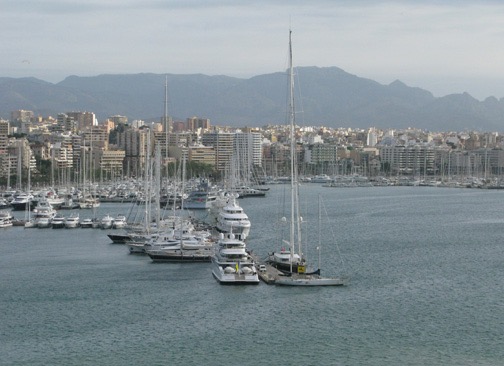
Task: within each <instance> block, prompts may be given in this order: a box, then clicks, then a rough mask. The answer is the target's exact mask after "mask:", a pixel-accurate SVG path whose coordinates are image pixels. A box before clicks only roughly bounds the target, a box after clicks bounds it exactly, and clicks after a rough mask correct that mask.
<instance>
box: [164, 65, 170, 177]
mask: <svg viewBox="0 0 504 366" xmlns="http://www.w3.org/2000/svg"><path fill="white" fill-rule="evenodd" d="M164 96H165V99H164V118H163V122H164V126H163V127H164V129H165V163H166V180H167V181H168V133H169V128H168V75H166V76H165V95H164Z"/></svg>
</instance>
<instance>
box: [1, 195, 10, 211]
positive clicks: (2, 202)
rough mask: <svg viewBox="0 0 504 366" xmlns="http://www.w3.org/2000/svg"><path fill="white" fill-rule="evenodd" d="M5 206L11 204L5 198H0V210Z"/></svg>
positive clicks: (7, 206) (8, 206)
mask: <svg viewBox="0 0 504 366" xmlns="http://www.w3.org/2000/svg"><path fill="white" fill-rule="evenodd" d="M6 208H11V204H10V203H9V202H8V201H7V200H6V199H5V198H0V210H3V209H6Z"/></svg>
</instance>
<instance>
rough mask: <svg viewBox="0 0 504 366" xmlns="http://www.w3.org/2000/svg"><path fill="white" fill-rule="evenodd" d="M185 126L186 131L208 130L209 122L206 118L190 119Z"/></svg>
mask: <svg viewBox="0 0 504 366" xmlns="http://www.w3.org/2000/svg"><path fill="white" fill-rule="evenodd" d="M186 125H187V130H188V131H197V130H198V129H202V130H209V129H210V120H209V119H208V118H199V117H191V118H188V119H187V120H186Z"/></svg>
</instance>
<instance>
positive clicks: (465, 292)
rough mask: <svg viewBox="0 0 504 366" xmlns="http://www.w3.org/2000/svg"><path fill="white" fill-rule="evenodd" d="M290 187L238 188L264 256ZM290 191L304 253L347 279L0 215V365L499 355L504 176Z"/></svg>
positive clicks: (362, 361)
mask: <svg viewBox="0 0 504 366" xmlns="http://www.w3.org/2000/svg"><path fill="white" fill-rule="evenodd" d="M288 188H289V187H288V186H287V185H278V186H271V190H270V191H269V192H268V194H267V196H266V197H265V198H245V199H242V200H239V203H240V204H241V206H242V207H243V208H244V209H245V212H246V213H247V214H248V215H249V217H250V219H251V222H252V229H251V232H250V236H249V238H248V239H247V247H248V248H249V249H250V250H253V251H254V253H256V254H257V255H258V256H259V257H265V256H266V255H267V253H268V252H269V251H273V250H279V249H280V247H281V246H284V245H285V244H282V242H281V240H280V236H281V232H282V231H283V230H285V228H284V227H282V225H281V224H279V221H281V220H279V218H280V217H281V216H282V207H283V206H284V202H283V199H282V197H283V192H284V190H286V189H288ZM319 194H320V195H321V197H322V199H323V203H324V205H323V208H324V209H323V210H322V211H323V212H324V215H323V216H324V217H325V216H326V215H325V211H327V219H325V221H324V219H323V220H322V239H321V241H320V243H319V241H318V236H317V235H318V230H315V229H317V228H318V223H317V221H318V220H317V218H318V211H317V201H318V197H319ZM301 197H302V198H301V201H300V205H301V207H302V208H303V213H302V214H303V221H304V226H305V228H306V233H307V236H306V238H307V241H308V242H309V245H308V246H306V247H305V251H306V253H307V254H308V255H309V258H310V259H311V260H312V262H313V263H314V265H315V266H317V258H318V256H317V254H316V251H315V249H316V247H317V246H320V250H321V259H322V260H321V268H322V274H323V275H327V276H333V275H340V274H345V275H348V276H349V277H350V278H351V280H350V282H349V284H348V286H345V287H315V288H306V287H301V288H300V287H292V288H291V287H275V286H271V285H266V284H264V283H261V284H260V285H259V286H250V287H249V286H221V285H219V284H218V283H217V281H215V279H214V278H213V277H212V274H211V266H210V264H209V263H194V264H190V263H182V264H177V263H153V262H152V261H151V260H150V259H149V257H147V256H138V255H132V254H129V253H128V250H127V248H126V247H125V246H124V245H120V244H112V243H111V241H110V240H109V239H108V237H107V235H106V234H107V233H111V232H115V231H114V230H100V229H60V230H53V229H24V228H22V227H11V228H6V229H1V230H0V249H1V253H2V254H1V256H0V307H1V313H0V314H1V315H0V324H1V326H0V329H1V331H0V365H6V366H7V365H9V366H13V365H53V366H55V365H65V366H69V365H388V366H390V365H401V366H402V365H443V366H446V365H454V366H455V365H457V366H461V365H471V366H474V365H502V364H503V360H504V242H503V240H502V238H503V233H504V205H503V202H504V191H502V190H483V189H459V188H435V187H369V188H324V187H321V186H320V185H317V184H306V185H304V186H302V187H301ZM129 205H131V204H127V203H122V204H121V203H102V205H101V207H100V208H99V209H98V214H97V216H98V217H100V216H104V215H105V214H107V213H110V214H111V215H116V214H118V213H122V214H126V213H127V212H128V211H129V210H130V206H129ZM62 213H63V214H65V215H67V214H68V215H69V214H70V212H69V211H67V212H64V211H62ZM13 214H14V215H15V216H16V217H18V218H21V217H20V216H19V215H20V214H21V215H23V213H18V212H14V213H13ZM198 214H199V215H200V216H204V215H205V213H202V212H200V213H198ZM80 215H81V218H84V217H86V216H85V215H91V211H84V210H80Z"/></svg>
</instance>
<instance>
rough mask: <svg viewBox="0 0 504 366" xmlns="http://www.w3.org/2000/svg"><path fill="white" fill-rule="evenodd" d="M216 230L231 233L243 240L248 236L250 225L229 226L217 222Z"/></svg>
mask: <svg viewBox="0 0 504 366" xmlns="http://www.w3.org/2000/svg"><path fill="white" fill-rule="evenodd" d="M216 228H217V230H218V231H220V232H221V233H231V232H232V233H233V234H234V236H235V237H236V238H237V239H240V240H245V239H247V237H248V236H249V233H250V226H231V225H223V224H222V223H220V222H219V223H217V226H216Z"/></svg>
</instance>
